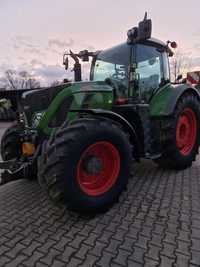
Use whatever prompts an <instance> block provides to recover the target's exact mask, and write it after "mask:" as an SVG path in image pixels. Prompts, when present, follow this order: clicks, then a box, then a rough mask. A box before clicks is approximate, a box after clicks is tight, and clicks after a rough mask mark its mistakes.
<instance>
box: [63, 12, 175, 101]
mask: <svg viewBox="0 0 200 267" xmlns="http://www.w3.org/2000/svg"><path fill="white" fill-rule="evenodd" d="M151 28H152V26H151V20H150V19H147V18H146V16H145V19H144V20H143V21H142V22H140V23H139V25H138V27H134V28H132V29H131V30H129V31H128V33H127V35H128V39H127V42H125V43H122V44H120V45H117V46H114V47H112V48H109V49H106V50H104V51H96V52H89V51H87V50H84V51H81V52H79V53H78V54H75V53H73V52H72V51H70V52H69V53H65V54H64V58H63V64H64V65H65V68H66V69H68V67H69V60H68V56H70V57H72V58H73V60H74V61H75V64H74V68H73V70H74V80H75V81H81V80H82V74H81V64H80V62H79V60H80V59H81V60H82V61H83V62H86V61H89V57H92V63H91V70H90V81H94V82H96V81H105V82H107V83H108V84H109V85H111V86H112V87H113V88H114V89H115V91H116V94H117V97H118V98H125V99H127V100H128V101H133V100H134V99H136V100H137V101H140V102H147V103H149V101H150V100H151V97H152V96H153V95H154V93H156V92H157V90H159V88H161V87H162V86H163V85H165V84H167V83H169V82H170V70H169V60H168V57H169V56H173V52H172V50H171V49H170V48H169V44H171V47H172V48H175V47H176V43H175V42H170V41H168V42H167V43H164V42H162V41H160V40H157V39H154V38H151Z"/></svg>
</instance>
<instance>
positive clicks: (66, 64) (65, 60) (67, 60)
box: [63, 55, 69, 70]
mask: <svg viewBox="0 0 200 267" xmlns="http://www.w3.org/2000/svg"><path fill="white" fill-rule="evenodd" d="M63 65H65V69H66V70H68V68H69V59H68V56H67V55H64V56H63Z"/></svg>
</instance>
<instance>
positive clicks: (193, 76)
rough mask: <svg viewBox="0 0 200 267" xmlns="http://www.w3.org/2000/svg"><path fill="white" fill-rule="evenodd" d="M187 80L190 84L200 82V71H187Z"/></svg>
mask: <svg viewBox="0 0 200 267" xmlns="http://www.w3.org/2000/svg"><path fill="white" fill-rule="evenodd" d="M187 81H188V82H189V83H191V84H198V83H199V82H200V71H193V72H188V73H187Z"/></svg>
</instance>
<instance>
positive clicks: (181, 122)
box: [156, 94, 200, 170]
mask: <svg viewBox="0 0 200 267" xmlns="http://www.w3.org/2000/svg"><path fill="white" fill-rule="evenodd" d="M163 123H164V128H163V132H162V136H163V142H162V147H163V148H162V149H163V153H162V156H161V157H160V158H159V159H157V160H156V163H157V164H158V165H160V166H161V167H164V168H173V169H179V170H180V169H185V168H187V167H190V166H191V165H192V162H193V161H194V160H195V158H196V155H197V154H198V148H199V144H200V102H199V100H198V98H197V97H196V96H195V95H193V94H184V95H183V96H182V97H181V99H180V100H179V101H178V103H177V106H176V108H175V110H174V114H173V116H172V118H171V119H170V120H167V121H163Z"/></svg>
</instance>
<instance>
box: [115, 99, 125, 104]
mask: <svg viewBox="0 0 200 267" xmlns="http://www.w3.org/2000/svg"><path fill="white" fill-rule="evenodd" d="M115 104H116V105H125V104H128V99H127V98H117V99H116V100H115Z"/></svg>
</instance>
